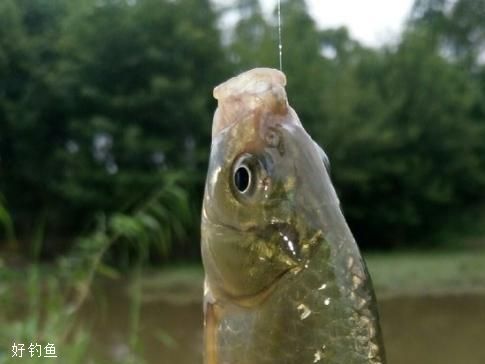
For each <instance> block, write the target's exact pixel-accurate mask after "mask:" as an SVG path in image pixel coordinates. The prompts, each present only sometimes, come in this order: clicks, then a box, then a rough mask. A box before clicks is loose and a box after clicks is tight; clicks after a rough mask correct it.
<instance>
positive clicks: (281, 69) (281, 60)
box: [278, 0, 283, 71]
mask: <svg viewBox="0 0 485 364" xmlns="http://www.w3.org/2000/svg"><path fill="white" fill-rule="evenodd" d="M278 51H279V56H280V71H283V43H282V42H281V0H278Z"/></svg>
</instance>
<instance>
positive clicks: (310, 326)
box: [201, 68, 385, 364]
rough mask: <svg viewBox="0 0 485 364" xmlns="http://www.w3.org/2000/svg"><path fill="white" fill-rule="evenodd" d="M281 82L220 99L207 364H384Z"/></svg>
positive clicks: (339, 227) (270, 78) (345, 231)
mask: <svg viewBox="0 0 485 364" xmlns="http://www.w3.org/2000/svg"><path fill="white" fill-rule="evenodd" d="M285 84H286V79H285V76H284V74H283V73H281V72H280V71H277V70H274V69H266V68H257V69H253V70H250V71H248V72H245V73H243V74H241V75H239V76H237V77H235V78H232V79H230V80H228V81H226V82H225V83H223V84H221V85H220V86H218V87H216V88H215V90H214V96H215V98H216V99H217V100H218V108H217V110H216V112H215V115H214V122H213V129H212V146H211V155H210V161H209V168H208V174H207V181H206V187H205V193H204V201H203V208H202V227H201V236H202V241H201V249H202V258H203V263H204V269H205V273H206V278H205V289H204V295H205V297H204V310H205V327H204V341H205V344H204V361H205V363H206V364H270V363H274V364H297V363H298V364H299V363H321V364H383V363H385V358H384V349H383V344H382V339H381V330H380V327H379V319H378V313H377V306H376V300H375V297H374V292H373V289H372V283H371V280H370V277H369V274H368V272H367V269H366V266H365V263H364V261H363V259H362V256H361V254H360V252H359V249H358V247H357V244H356V242H355V240H354V238H353V236H352V233H351V232H350V230H349V228H348V226H347V223H346V221H345V218H344V216H343V214H342V212H341V209H340V206H339V200H338V198H337V195H336V193H335V190H334V188H333V186H332V183H331V181H330V177H329V174H328V172H327V167H326V161H327V158H326V156H325V154H324V152H323V151H322V149H320V148H319V147H318V146H317V145H316V143H315V142H314V141H313V140H312V138H311V137H310V136H309V135H308V134H307V132H306V131H305V130H304V128H303V126H302V124H301V122H300V120H299V119H298V116H297V114H296V113H295V111H294V110H293V109H292V108H291V107H290V106H289V104H288V101H287V97H286V92H285V88H284V87H285Z"/></svg>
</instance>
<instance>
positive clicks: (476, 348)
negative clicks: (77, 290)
mask: <svg viewBox="0 0 485 364" xmlns="http://www.w3.org/2000/svg"><path fill="white" fill-rule="evenodd" d="M102 296H103V297H104V298H103V299H99V298H96V299H95V300H93V301H92V302H91V303H89V304H88V306H87V307H86V308H85V310H84V315H85V318H86V320H87V321H86V322H91V325H90V327H91V329H90V331H91V333H92V340H93V345H94V348H95V353H96V354H95V355H96V356H97V357H98V358H103V359H105V361H106V362H117V361H119V360H120V359H122V358H126V357H127V356H129V355H131V354H130V350H129V347H130V346H129V344H128V343H129V342H130V336H131V335H130V332H132V329H131V326H130V322H133V321H132V320H130V317H133V316H131V315H132V314H133V312H136V310H133V309H132V308H133V306H132V305H131V304H130V300H129V299H127V296H126V294H124V293H123V292H122V290H120V289H118V288H117V287H111V288H109V289H105V290H103V294H102ZM380 306H381V307H380V309H381V319H382V320H381V321H382V326H383V331H384V339H385V344H386V351H387V356H388V363H389V364H409V363H413V364H483V363H485V296H478V295H470V296H467V295H460V296H442V297H403V298H392V299H383V300H381V301H380ZM130 307H131V308H130ZM201 311H202V306H201V303H200V302H193V301H192V302H190V300H189V301H187V302H185V303H176V304H175V303H168V302H164V301H163V300H150V302H145V303H143V304H142V305H141V310H139V311H138V312H139V313H140V315H141V316H140V321H139V336H138V339H139V342H140V343H141V345H142V347H141V352H142V353H143V354H141V355H142V356H143V358H144V359H145V362H146V363H147V364H171V363H176V364H194V363H201V360H202V359H201V341H202V329H201V327H202V312H201ZM131 339H133V337H131ZM135 362H136V360H135Z"/></svg>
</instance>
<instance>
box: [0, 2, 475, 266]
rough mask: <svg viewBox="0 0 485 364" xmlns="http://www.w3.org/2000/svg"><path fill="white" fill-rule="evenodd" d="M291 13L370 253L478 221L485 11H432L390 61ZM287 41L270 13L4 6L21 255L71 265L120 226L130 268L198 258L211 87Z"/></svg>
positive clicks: (319, 133) (8, 180) (295, 58)
mask: <svg viewBox="0 0 485 364" xmlns="http://www.w3.org/2000/svg"><path fill="white" fill-rule="evenodd" d="M282 9H283V14H282V20H283V40H284V47H285V54H284V59H283V68H284V71H285V73H286V74H287V78H288V94H289V98H290V102H291V104H292V105H293V106H294V108H295V109H296V110H297V112H298V114H299V115H300V118H301V120H302V121H303V123H304V125H305V127H306V128H307V130H308V131H309V132H310V134H311V135H312V136H313V137H314V139H315V140H316V141H317V142H318V143H320V144H321V145H322V146H323V148H324V149H325V150H326V151H327V153H328V155H329V157H330V160H331V164H332V176H333V180H334V184H335V186H336V188H337V190H338V192H339V194H340V197H341V201H342V204H343V208H344V213H345V215H346V216H347V218H348V220H349V222H350V225H351V227H352V229H353V231H354V233H355V234H356V236H357V239H358V240H359V241H360V242H361V245H362V246H364V247H373V248H380V249H387V248H393V247H396V246H397V247H399V246H410V245H414V246H420V247H423V246H425V243H426V244H428V243H429V242H433V241H434V240H436V239H434V237H436V236H443V234H442V233H443V232H444V231H445V232H449V231H460V228H461V226H464V225H467V224H468V225H469V224H471V223H473V222H474V221H476V219H477V216H478V214H479V212H480V211H481V210H482V206H483V202H484V194H483V189H484V187H485V143H484V140H485V23H484V22H483V21H482V20H483V18H484V17H485V1H483V0H458V1H451V0H417V1H416V3H415V5H414V7H413V10H412V12H411V14H410V15H409V19H408V22H407V24H406V27H405V29H404V31H403V33H402V34H401V35H400V37H399V38H397V39H395V40H394V41H393V42H391V43H390V44H387V45H384V46H382V47H380V48H368V47H365V46H363V45H362V44H359V42H357V41H356V40H355V39H352V38H351V37H350V35H349V33H348V31H347V30H346V29H345V28H339V29H319V28H318V26H317V25H316V24H315V22H314V20H313V19H312V18H311V16H310V15H309V13H308V9H307V7H306V5H305V2H304V1H303V0H291V1H290V0H286V1H283V3H282ZM228 14H232V15H234V14H236V15H237V16H236V18H237V22H236V23H235V24H234V26H227V22H222V23H221V19H223V18H225V17H227V16H228ZM221 24H226V26H224V27H223V26H221ZM276 38H277V29H276V27H275V19H274V16H269V17H268V16H266V15H264V14H263V13H262V10H261V7H260V4H259V2H258V1H257V0H239V1H235V2H233V6H228V7H224V8H222V7H217V6H215V5H214V4H212V3H211V2H210V1H209V0H178V1H171V0H96V1H94V0H93V1H91V0H86V1H82V2H73V1H69V0H3V1H1V2H0V192H1V194H2V196H3V198H2V199H1V201H2V204H1V208H0V217H1V218H0V221H2V230H1V233H2V238H1V241H2V243H0V244H3V245H2V247H1V249H2V252H3V253H4V254H5V256H8V255H9V254H13V255H15V256H18V255H21V256H24V257H29V256H30V255H29V254H31V252H32V249H33V246H32V245H33V241H35V239H32V236H34V235H35V234H36V232H37V231H38V230H39V228H40V227H42V234H43V244H42V246H41V251H40V258H41V259H46V258H55V257H58V256H59V255H60V254H62V253H64V252H66V251H68V250H70V249H72V248H73V247H74V246H75V245H76V242H78V241H79V240H77V239H75V237H78V236H80V235H86V234H88V233H89V232H90V231H92V230H95V229H96V227H98V228H99V226H100V224H101V225H103V224H104V225H103V226H104V229H105V230H104V231H107V230H110V229H111V230H110V231H116V232H117V233H114V235H113V239H115V240H116V241H117V242H118V244H116V247H115V248H111V247H110V248H109V249H108V256H109V258H110V259H111V261H113V262H114V263H116V264H118V265H124V264H127V265H130V264H131V263H132V262H131V261H130V259H131V258H130V257H131V256H132V253H133V252H134V251H137V250H138V247H139V246H140V240H143V241H144V243H143V244H145V245H146V246H147V247H148V248H147V249H148V257H149V259H152V260H155V261H160V260H161V259H164V260H169V259H170V260H174V259H175V260H184V261H187V260H195V259H197V258H198V254H199V237H198V229H199V210H200V202H201V197H202V192H203V185H204V178H205V171H206V165H207V158H208V152H209V147H210V128H211V118H212V114H213V111H214V108H215V102H214V100H213V99H212V96H211V94H212V92H211V91H212V88H213V87H214V86H215V85H217V84H218V83H220V82H222V81H223V80H225V79H226V78H227V77H229V76H232V75H234V74H236V73H238V72H240V71H243V70H245V69H248V68H250V67H255V66H271V67H276V66H277V63H278V59H277V45H276V44H277V42H276ZM7 212H9V213H7ZM479 216H483V214H481V215H479ZM100 221H104V223H100ZM106 229H107V230H106ZM440 234H441V235H440ZM142 236H143V239H141V238H140V237H142ZM444 240H445V239H441V240H440V241H444Z"/></svg>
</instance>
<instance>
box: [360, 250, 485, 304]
mask: <svg viewBox="0 0 485 364" xmlns="http://www.w3.org/2000/svg"><path fill="white" fill-rule="evenodd" d="M365 257H366V261H367V265H368V267H369V271H370V273H371V276H372V279H373V282H374V286H375V288H376V292H377V295H378V297H384V298H385V297H389V296H402V295H440V294H442V295H444V294H462V293H485V249H473V250H466V251H454V250H450V251H428V252H395V253H389V254H376V253H373V254H366V256H365Z"/></svg>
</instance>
